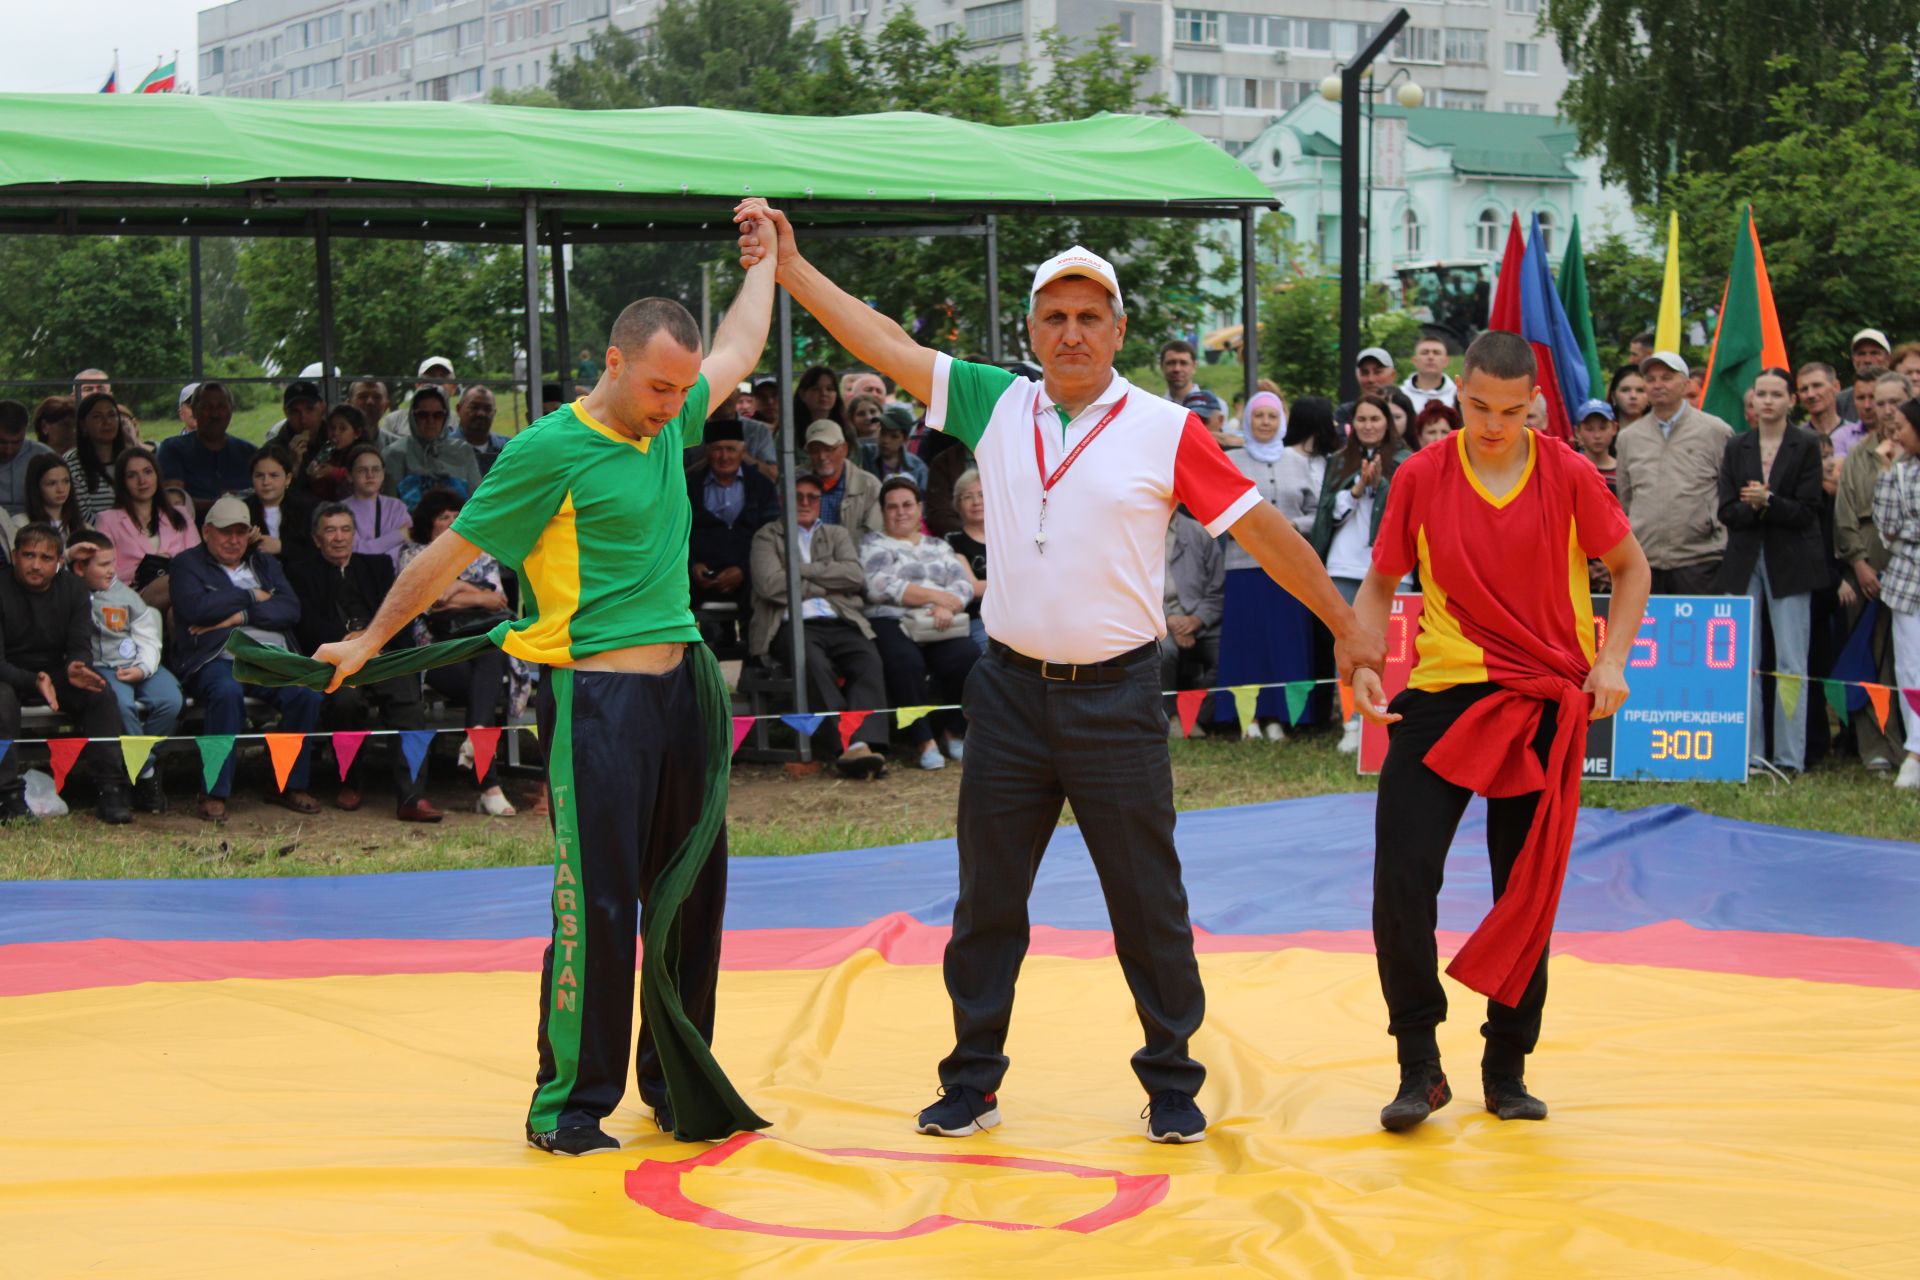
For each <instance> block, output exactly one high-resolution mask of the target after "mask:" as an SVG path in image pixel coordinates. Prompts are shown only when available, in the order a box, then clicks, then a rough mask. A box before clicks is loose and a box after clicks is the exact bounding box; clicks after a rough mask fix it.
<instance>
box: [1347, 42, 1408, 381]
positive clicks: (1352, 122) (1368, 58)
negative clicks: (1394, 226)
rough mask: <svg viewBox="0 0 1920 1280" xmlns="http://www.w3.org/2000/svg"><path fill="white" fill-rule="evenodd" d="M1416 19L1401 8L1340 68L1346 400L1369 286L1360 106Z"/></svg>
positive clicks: (1353, 378)
mask: <svg viewBox="0 0 1920 1280" xmlns="http://www.w3.org/2000/svg"><path fill="white" fill-rule="evenodd" d="M1412 16H1413V15H1411V14H1409V13H1408V12H1407V11H1406V10H1405V9H1397V10H1395V11H1394V14H1393V16H1392V17H1390V18H1388V19H1387V20H1386V22H1384V23H1382V24H1381V27H1380V32H1379V34H1378V35H1376V36H1374V38H1373V40H1372V41H1371V42H1370V43H1369V44H1368V45H1367V47H1366V48H1364V49H1362V50H1361V51H1360V52H1359V53H1358V54H1356V55H1355V56H1354V59H1353V61H1351V62H1349V63H1348V64H1347V65H1346V66H1344V67H1342V68H1340V398H1341V399H1342V400H1352V399H1354V398H1355V397H1356V396H1358V395H1359V394H1360V379H1359V378H1358V377H1357V376H1356V375H1355V372H1354V368H1353V358H1354V357H1355V356H1356V355H1358V354H1359V353H1360V291H1361V290H1362V289H1363V288H1365V286H1366V282H1365V281H1364V280H1362V279H1361V278H1360V277H1361V271H1362V268H1361V262H1360V167H1361V162H1362V160H1363V157H1362V156H1361V154H1360V104H1361V93H1362V87H1363V86H1362V81H1363V80H1364V78H1365V76H1366V72H1367V68H1368V67H1370V66H1372V65H1373V60H1374V59H1375V58H1378V57H1379V56H1380V54H1381V53H1382V52H1383V51H1384V50H1385V49H1386V47H1387V46H1388V45H1390V44H1392V43H1393V38H1394V37H1395V36H1397V35H1399V34H1400V28H1402V27H1404V26H1406V25H1407V21H1408V19H1409V18H1411V17H1412Z"/></svg>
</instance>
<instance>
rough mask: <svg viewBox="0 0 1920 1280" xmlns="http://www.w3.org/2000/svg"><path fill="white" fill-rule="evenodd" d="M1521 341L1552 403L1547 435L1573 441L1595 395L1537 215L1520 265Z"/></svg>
mask: <svg viewBox="0 0 1920 1280" xmlns="http://www.w3.org/2000/svg"><path fill="white" fill-rule="evenodd" d="M1520 336H1521V337H1523V338H1525V339H1526V340H1527V341H1528V342H1529V343H1530V344H1532V346H1533V355H1534V358H1535V359H1536V360H1538V361H1539V362H1540V372H1539V376H1538V379H1537V380H1538V382H1539V384H1540V393H1541V395H1543V396H1545V397H1546V401H1547V434H1548V435H1551V436H1554V437H1557V438H1558V439H1561V440H1571V439H1573V414H1574V412H1575V411H1577V410H1578V409H1579V408H1580V406H1581V405H1583V404H1585V403H1586V402H1587V400H1588V398H1589V395H1590V388H1589V387H1588V384H1587V357H1586V355H1585V354H1584V353H1583V352H1582V351H1581V350H1580V340H1579V339H1578V338H1576V337H1574V336H1573V325H1572V324H1571V323H1570V322H1569V321H1568V320H1567V312H1566V308H1564V307H1562V306H1561V305H1560V294H1559V292H1558V290H1556V289H1555V288H1554V285H1553V269H1552V268H1551V267H1550V266H1548V265H1547V248H1546V241H1545V240H1544V239H1543V238H1542V236H1541V232H1540V215H1539V214H1537V213H1536V214H1534V215H1533V230H1532V234H1530V235H1529V236H1528V237H1527V253H1526V257H1525V258H1524V259H1522V260H1521V264H1520Z"/></svg>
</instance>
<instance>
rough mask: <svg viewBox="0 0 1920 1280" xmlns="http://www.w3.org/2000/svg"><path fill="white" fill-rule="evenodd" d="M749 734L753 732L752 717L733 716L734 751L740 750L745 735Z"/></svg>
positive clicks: (745, 738) (745, 737)
mask: <svg viewBox="0 0 1920 1280" xmlns="http://www.w3.org/2000/svg"><path fill="white" fill-rule="evenodd" d="M751 732H753V717H752V716H735V717H734V718H733V749H734V750H735V751H738V750H739V749H740V744H741V743H743V742H745V741H746V740H747V735H748V734H749V733H751Z"/></svg>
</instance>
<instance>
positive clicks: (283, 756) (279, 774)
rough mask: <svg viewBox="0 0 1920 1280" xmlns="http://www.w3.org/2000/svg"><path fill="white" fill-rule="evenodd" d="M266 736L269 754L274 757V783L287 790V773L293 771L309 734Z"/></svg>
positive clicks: (274, 734) (273, 734)
mask: <svg viewBox="0 0 1920 1280" xmlns="http://www.w3.org/2000/svg"><path fill="white" fill-rule="evenodd" d="M266 737H267V754H268V755H269V756H271V757H272V758H273V784H274V785H275V786H276V787H279V788H280V790H282V791H285V790H286V789H287V775H288V774H290V773H292V772H293V762H294V761H296V760H298V759H299V758H300V748H301V747H304V746H305V745H307V735H306V734H304V733H270V734H268V735H266Z"/></svg>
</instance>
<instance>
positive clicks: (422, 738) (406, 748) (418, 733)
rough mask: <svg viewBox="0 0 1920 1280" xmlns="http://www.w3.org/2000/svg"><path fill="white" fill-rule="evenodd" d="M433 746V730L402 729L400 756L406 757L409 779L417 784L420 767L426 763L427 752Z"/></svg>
mask: <svg viewBox="0 0 1920 1280" xmlns="http://www.w3.org/2000/svg"><path fill="white" fill-rule="evenodd" d="M432 746H433V730H431V729H402V730H401V731H400V754H401V755H402V756H404V757H406V761H407V777H409V778H411V779H413V780H414V781H415V782H418V781H419V780H420V766H421V765H423V764H425V763H426V760H427V750H428V748H430V747H432Z"/></svg>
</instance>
